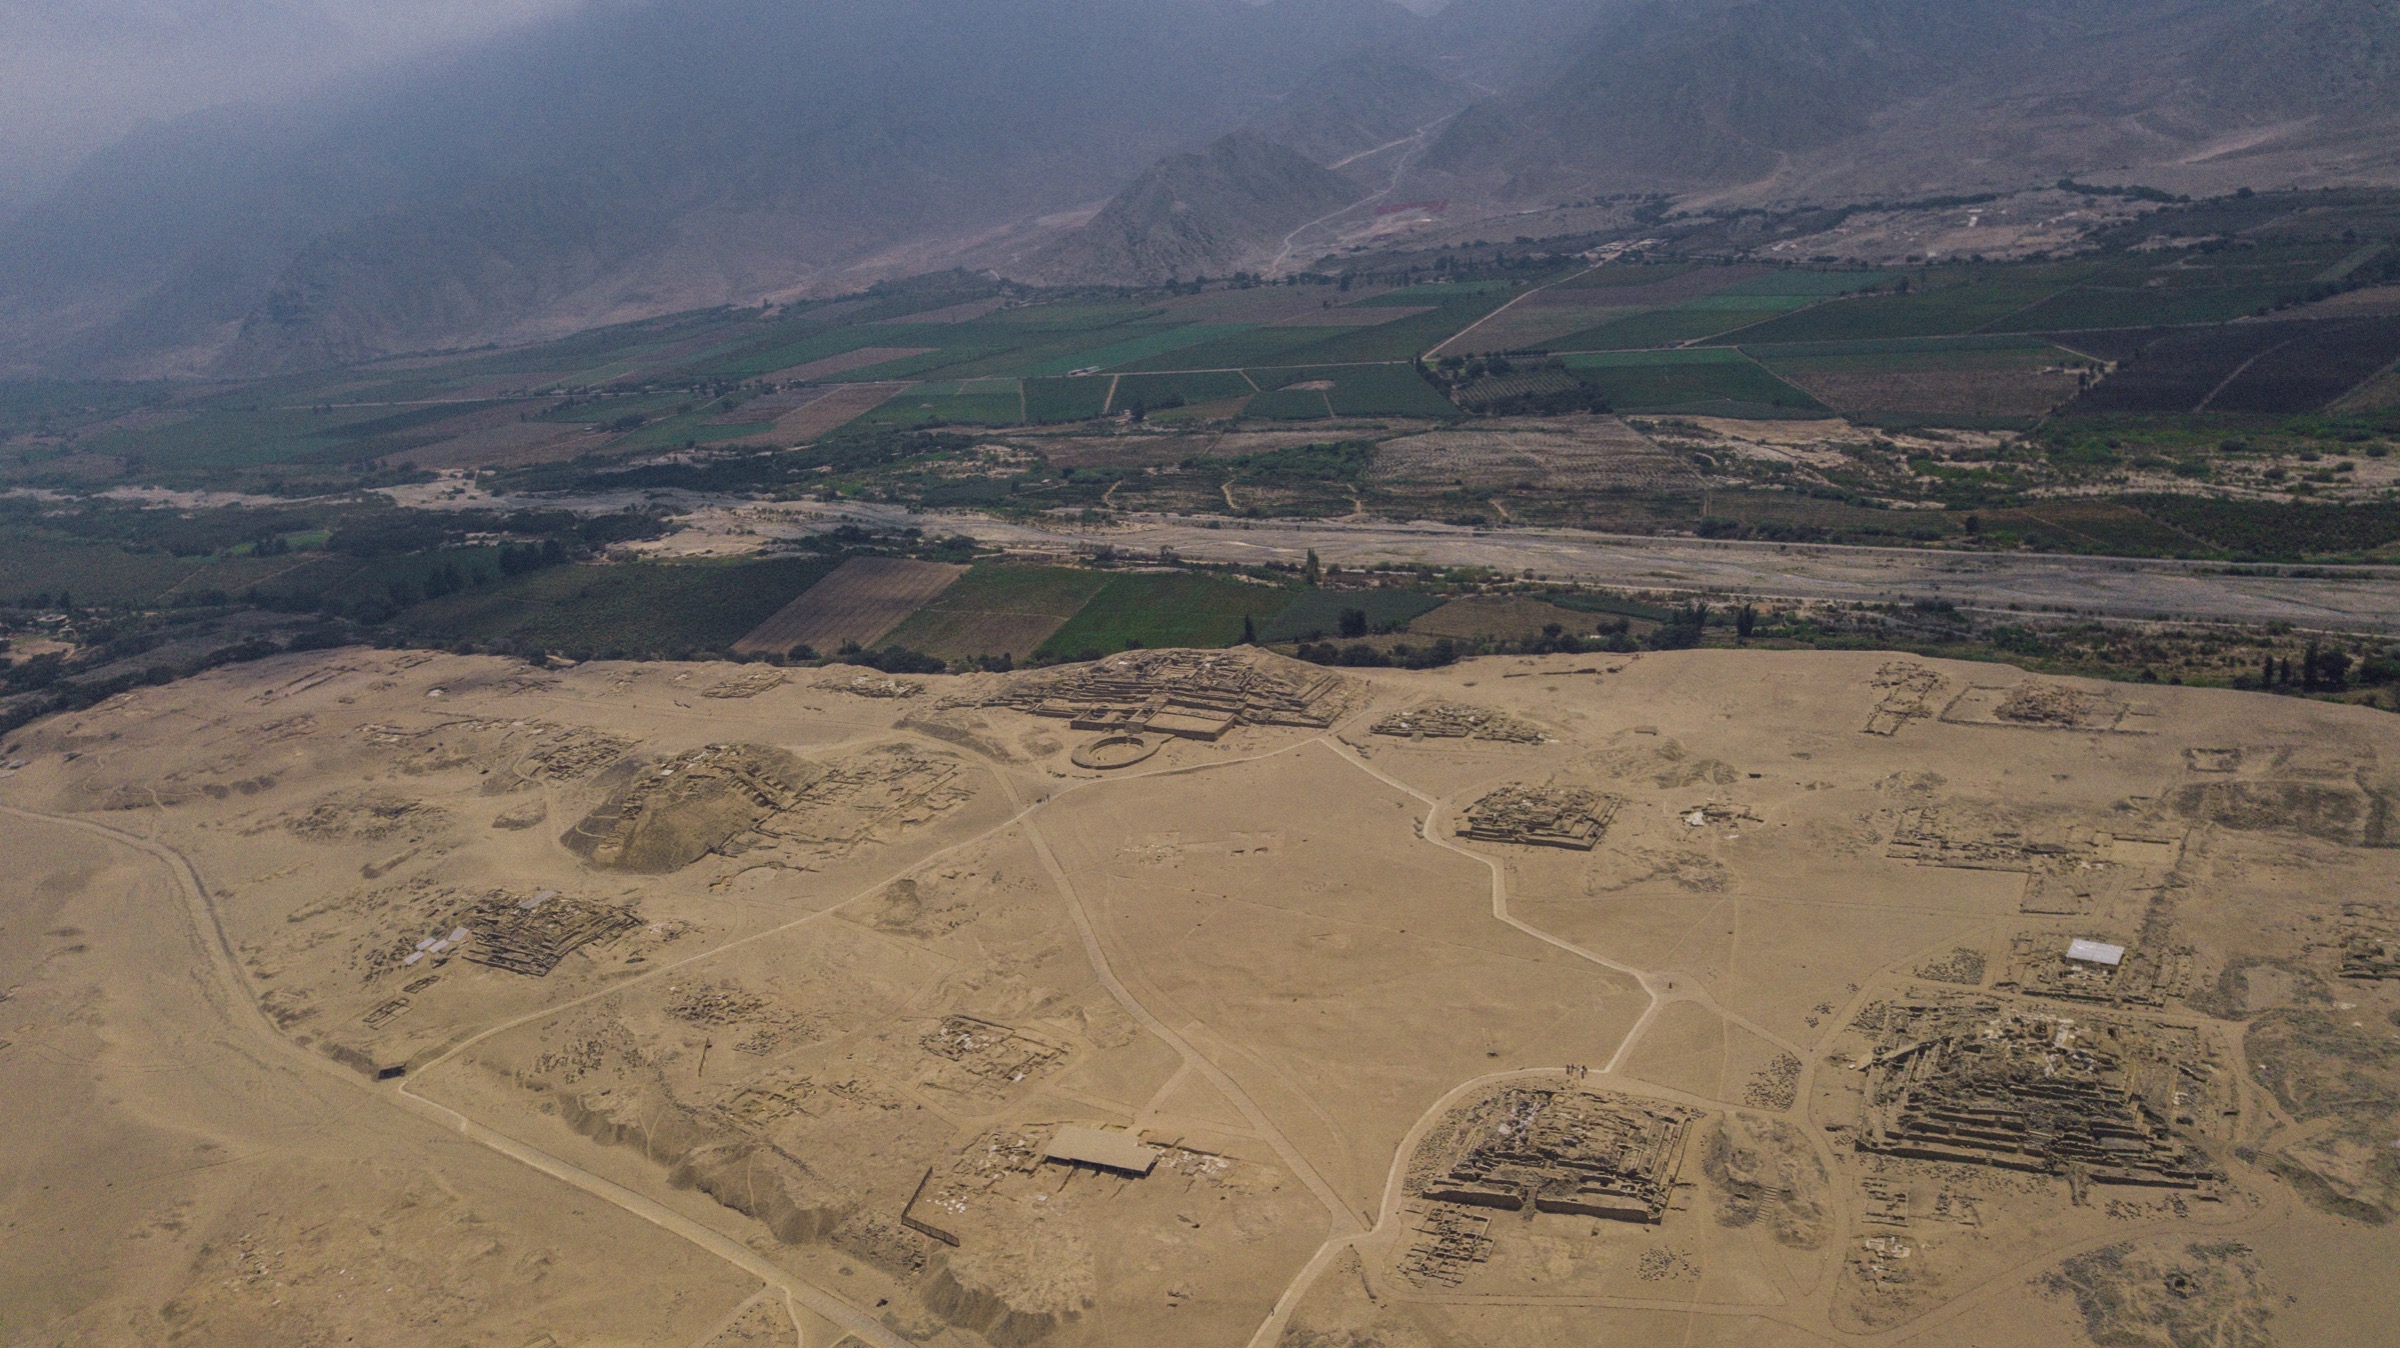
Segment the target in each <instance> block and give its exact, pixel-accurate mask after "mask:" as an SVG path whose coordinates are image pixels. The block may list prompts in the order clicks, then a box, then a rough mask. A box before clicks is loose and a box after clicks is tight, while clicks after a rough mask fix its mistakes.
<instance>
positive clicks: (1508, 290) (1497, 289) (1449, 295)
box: [1351, 281, 1524, 309]
mask: <svg viewBox="0 0 2400 1348" xmlns="http://www.w3.org/2000/svg"><path fill="white" fill-rule="evenodd" d="M1523 288H1524V283H1523V282H1520V281H1438V282H1431V283H1428V284H1425V285H1414V286H1406V287H1403V288H1401V289H1399V290H1387V291H1385V292H1383V293H1382V294H1380V295H1377V296H1376V297H1375V298H1373V299H1371V300H1360V301H1359V302H1358V303H1357V304H1355V305H1352V306H1351V307H1352V308H1358V309H1369V308H1388V307H1392V306H1408V307H1413V306H1416V305H1420V304H1449V303H1451V302H1452V301H1454V300H1458V299H1461V298H1464V297H1468V296H1478V297H1480V296H1498V297H1499V298H1501V299H1506V298H1508V297H1509V296H1510V295H1512V294H1514V293H1515V292H1517V291H1518V290H1521V289H1523Z"/></svg>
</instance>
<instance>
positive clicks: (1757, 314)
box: [1549, 307, 1781, 352]
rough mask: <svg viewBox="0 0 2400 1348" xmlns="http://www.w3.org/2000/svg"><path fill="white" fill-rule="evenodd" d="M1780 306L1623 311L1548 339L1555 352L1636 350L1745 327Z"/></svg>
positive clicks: (1775, 311) (1770, 316)
mask: <svg viewBox="0 0 2400 1348" xmlns="http://www.w3.org/2000/svg"><path fill="white" fill-rule="evenodd" d="M1779 312H1781V311H1780V310H1777V309H1774V308H1772V307H1760V308H1756V309H1690V308H1675V309H1652V310H1650V311H1648V312H1646V313H1638V314H1627V315H1626V316H1625V317H1623V318H1612V319H1610V320H1609V321H1608V322H1606V323H1602V324H1600V325H1598V326H1596V327H1589V328H1585V329H1584V330H1583V331H1581V332H1575V333H1569V334H1568V335H1566V336H1564V337H1560V338H1556V339H1554V340H1552V341H1551V342H1550V343H1549V346H1550V349H1551V350H1553V351H1559V352H1576V351H1622V350H1640V349H1643V348H1648V347H1663V346H1672V345H1674V344H1675V343H1678V342H1689V341H1696V340H1698V339H1700V338H1703V337H1714V336H1716V335H1718V334H1719V333H1727V332H1731V331H1733V330H1735V329H1737V328H1739V329H1748V328H1750V326H1751V325H1752V324H1754V323H1757V322H1760V321H1761V320H1764V319H1771V318H1774V317H1775V315H1776V314H1777V313H1779Z"/></svg>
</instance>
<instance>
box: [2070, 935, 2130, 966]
mask: <svg viewBox="0 0 2400 1348" xmlns="http://www.w3.org/2000/svg"><path fill="white" fill-rule="evenodd" d="M2067 958H2068V959H2071V960H2081V961H2083V962H2084V963H2085V964H2107V965H2117V964H2122V963H2124V962H2125V947H2123V946H2121V945H2110V944H2108V943H2107V942H2105V941H2087V940H2085V939H2084V938H2082V937H2080V936H2078V937H2076V938H2075V939H2074V940H2071V941H2069V942H2067Z"/></svg>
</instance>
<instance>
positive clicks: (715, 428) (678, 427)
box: [611, 411, 775, 449]
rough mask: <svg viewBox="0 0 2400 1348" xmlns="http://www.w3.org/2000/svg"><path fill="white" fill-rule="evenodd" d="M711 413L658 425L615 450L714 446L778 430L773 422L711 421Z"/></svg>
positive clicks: (619, 443) (630, 437)
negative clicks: (727, 422) (691, 445)
mask: <svg viewBox="0 0 2400 1348" xmlns="http://www.w3.org/2000/svg"><path fill="white" fill-rule="evenodd" d="M711 416H712V414H711V413H708V412H704V411H703V412H693V413H690V414H687V415H684V416H680V417H669V418H667V419H666V420H664V421H654V422H651V423H650V424H649V425H647V426H644V427H642V428H641V429H640V430H638V431H635V432H634V433H633V434H631V435H628V436H626V437H625V438H623V439H621V440H618V441H616V442H615V443H614V445H612V446H611V448H615V449H659V448H664V447H666V446H670V445H681V444H695V445H713V444H718V443H720V442H722V441H726V440H741V439H746V438H748V437H750V436H753V435H765V434H766V433H767V432H769V431H771V430H774V429H775V423H774V422H772V421H749V422H738V423H736V424H734V425H731V426H724V425H719V424H718V423H717V422H715V421H713V420H711Z"/></svg>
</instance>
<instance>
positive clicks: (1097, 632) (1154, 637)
mask: <svg viewBox="0 0 2400 1348" xmlns="http://www.w3.org/2000/svg"><path fill="white" fill-rule="evenodd" d="M1293 588H1294V587H1292V586H1288V585H1268V584H1260V583H1254V582H1248V581H1241V580H1235V579H1233V578H1231V577H1229V576H1216V575H1209V574H1206V573H1204V572H1192V571H1137V572H1126V573H1122V574H1119V575H1115V576H1111V577H1109V581H1108V584H1107V585H1105V586H1103V587H1102V588H1101V590H1100V593H1099V594H1097V595H1094V596H1093V597H1092V600H1091V602H1089V603H1087V604H1085V605H1084V606H1083V608H1082V610H1081V611H1080V612H1078V613H1077V614H1076V615H1075V616H1074V617H1073V618H1071V619H1069V620H1068V621H1067V624H1066V625H1065V626H1064V627H1061V628H1059V629H1058V630H1057V631H1056V632H1054V633H1052V634H1051V636H1050V639H1049V640H1048V641H1045V642H1043V643H1042V646H1041V649H1040V650H1039V651H1038V652H1036V654H1037V655H1040V656H1042V657H1043V658H1046V659H1074V658H1077V657H1079V656H1082V655H1084V654H1086V653H1087V652H1095V651H1096V652H1098V653H1100V654H1102V655H1112V654H1114V653H1116V652H1118V651H1122V650H1127V649H1129V648H1131V647H1132V646H1134V645H1137V644H1138V645H1142V646H1230V645H1232V644H1233V643H1235V642H1237V641H1239V640H1241V639H1242V620H1243V619H1244V618H1248V619H1250V620H1251V621H1252V622H1253V623H1260V622H1265V621H1266V620H1268V619H1269V618H1272V617H1273V616H1274V615H1275V614H1277V613H1278V612H1281V611H1282V609H1283V608H1284V607H1285V606H1286V605H1287V604H1289V603H1290V602H1291V600H1292V591H1293Z"/></svg>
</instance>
